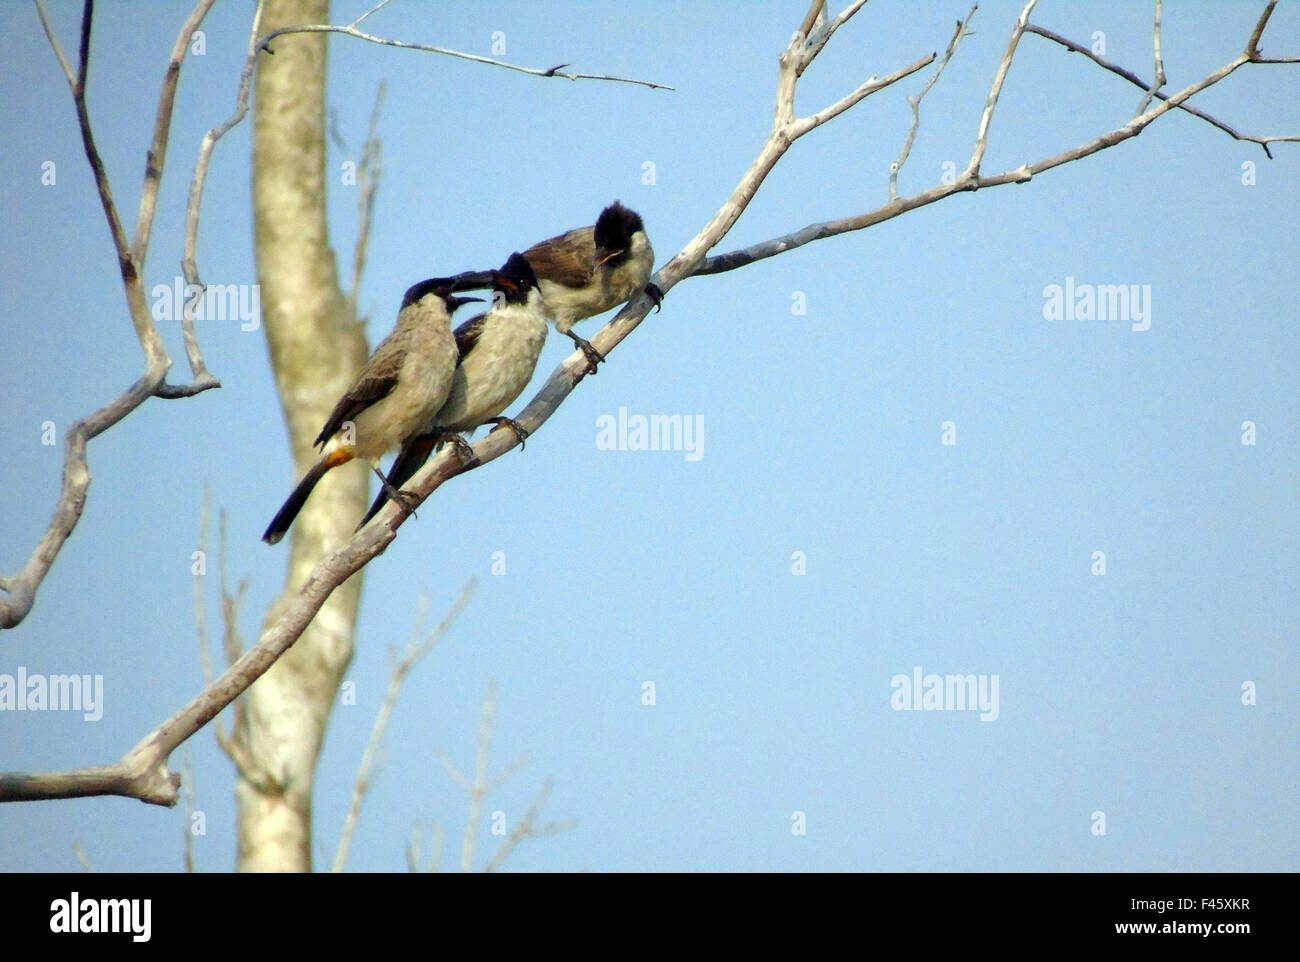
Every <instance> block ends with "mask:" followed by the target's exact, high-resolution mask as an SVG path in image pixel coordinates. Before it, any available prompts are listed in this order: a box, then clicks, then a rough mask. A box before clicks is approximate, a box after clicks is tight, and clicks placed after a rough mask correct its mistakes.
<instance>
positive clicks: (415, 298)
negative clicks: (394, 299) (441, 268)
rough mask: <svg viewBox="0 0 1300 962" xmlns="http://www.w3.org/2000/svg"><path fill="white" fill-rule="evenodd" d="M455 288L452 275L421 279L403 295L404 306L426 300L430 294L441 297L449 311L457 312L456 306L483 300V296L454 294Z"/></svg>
mask: <svg viewBox="0 0 1300 962" xmlns="http://www.w3.org/2000/svg"><path fill="white" fill-rule="evenodd" d="M453 290H455V283H454V279H453V278H450V277H430V278H429V279H428V280H425V281H420V283H418V284H414V285H412V286H411V287H408V288H407V289H406V293H405V294H404V295H403V296H402V308H403V309H405V308H407V307H410V306H411V305H412V304H417V303H419V302H420V301H422V300H424V299H425V298H426V297H428V296H429V295H430V294H435V295H437V296H438V297H441V298H442V299H443V301H444V302H445V303H446V305H447V313H449V314H451V313H455V310H456V308H458V307H460V306H461V305H462V304H468V303H469V302H470V301H481V300H483V298H481V297H456V296H454V295H453V294H452V291H453Z"/></svg>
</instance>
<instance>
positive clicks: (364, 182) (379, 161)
mask: <svg viewBox="0 0 1300 962" xmlns="http://www.w3.org/2000/svg"><path fill="white" fill-rule="evenodd" d="M385 2H387V0H385ZM381 6H382V4H381ZM375 9H378V7H376V8H375ZM371 12H372V13H373V12H374V11H371ZM385 89H386V85H385V84H384V83H383V81H380V83H379V89H378V90H377V91H376V92H375V106H374V108H373V109H372V110H371V111H370V128H369V130H368V132H367V133H366V139H365V140H364V141H363V142H362V144H361V157H360V158H359V159H358V158H356V157H353V156H352V151H351V150H349V149H348V145H347V141H345V140H344V139H343V133H342V131H340V130H339V126H338V114H337V112H335V111H333V110H331V111H330V127H329V132H330V139H331V140H332V141H334V146H336V147H337V148H338V150H339V153H341V154H342V155H343V156H344V157H345V158H347V160H348V161H349V162H351V163H352V164H353V165H355V167H356V172H357V185H356V186H357V236H356V240H355V241H354V242H353V245H352V285H351V287H350V288H349V290H348V314H349V316H351V317H360V312H359V309H358V303H357V302H358V299H359V297H360V294H361V275H362V274H363V273H364V272H365V269H366V249H367V247H368V246H369V243H370V224H371V220H372V217H373V215H374V209H375V196H376V194H378V192H379V180H380V177H381V176H382V175H383V142H382V141H381V140H380V139H379V112H380V109H381V108H382V107H383V104H384V91H385Z"/></svg>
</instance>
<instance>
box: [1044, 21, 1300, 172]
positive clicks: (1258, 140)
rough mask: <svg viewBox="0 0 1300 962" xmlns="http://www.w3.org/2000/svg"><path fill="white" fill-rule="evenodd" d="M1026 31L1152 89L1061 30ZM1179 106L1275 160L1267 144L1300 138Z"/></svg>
mask: <svg viewBox="0 0 1300 962" xmlns="http://www.w3.org/2000/svg"><path fill="white" fill-rule="evenodd" d="M1025 32H1026V33H1034V34H1037V35H1038V36H1040V37H1043V38H1044V39H1046V40H1051V41H1052V42H1053V43H1058V44H1060V45H1061V46H1062V47H1064V48H1065V49H1066V50H1069V51H1070V52H1071V53H1078V54H1082V55H1083V56H1085V57H1087V58H1088V59H1089V60H1091V61H1092V62H1093V63H1095V64H1096V65H1097V66H1099V67H1101V68H1103V69H1105V70H1109V71H1110V72H1111V73H1113V74H1115V75H1116V76H1117V77H1123V78H1124V79H1125V80H1127V81H1128V82H1129V83H1131V84H1133V85H1134V86H1137V87H1141V88H1142V89H1143V90H1147V89H1150V86H1151V85H1150V84H1148V83H1147V82H1146V81H1144V80H1142V79H1141V78H1140V77H1138V75H1137V74H1135V73H1133V72H1132V71H1131V70H1125V69H1124V68H1123V67H1121V66H1119V65H1118V64H1114V63H1111V62H1110V61H1109V60H1107V59H1105V58H1104V57H1099V56H1097V54H1095V53H1093V52H1092V51H1091V50H1090V49H1089V48H1087V47H1085V46H1083V45H1082V44H1078V43H1075V42H1074V41H1073V40H1070V39H1068V38H1066V37H1062V36H1061V35H1060V34H1059V33H1053V32H1052V31H1051V30H1048V29H1047V28H1045V27H1040V26H1038V25H1037V24H1032V23H1031V24H1030V25H1029V26H1028V27H1026V28H1025ZM1252 62H1253V63H1300V58H1296V59H1295V60H1262V59H1261V60H1256V61H1252ZM1155 96H1156V99H1157V100H1168V99H1169V97H1168V95H1166V94H1162V93H1160V92H1158V91H1157V92H1156V95H1155ZM1178 109H1179V110H1182V111H1185V112H1187V113H1189V114H1191V115H1192V116H1193V117H1199V118H1200V119H1201V120H1204V121H1205V122H1206V123H1208V124H1210V125H1211V126H1212V127H1217V128H1218V129H1219V130H1222V131H1223V132H1224V133H1225V134H1227V135H1228V136H1229V137H1232V138H1233V139H1234V140H1242V141H1246V142H1248V143H1252V144H1259V145H1260V147H1262V148H1263V149H1264V153H1265V154H1266V155H1267V156H1268V158H1269V159H1270V160H1272V159H1273V152H1272V151H1270V150H1269V149H1268V145H1269V144H1270V143H1274V142H1277V141H1295V140H1300V137H1255V136H1251V135H1249V134H1243V133H1240V132H1239V131H1237V130H1235V129H1234V128H1232V127H1229V126H1228V125H1227V124H1225V123H1224V122H1223V121H1221V120H1218V119H1216V118H1215V117H1211V116H1210V115H1209V114H1207V113H1205V112H1204V111H1203V110H1198V109H1197V108H1196V107H1192V106H1190V105H1189V104H1185V103H1183V104H1179V105H1178Z"/></svg>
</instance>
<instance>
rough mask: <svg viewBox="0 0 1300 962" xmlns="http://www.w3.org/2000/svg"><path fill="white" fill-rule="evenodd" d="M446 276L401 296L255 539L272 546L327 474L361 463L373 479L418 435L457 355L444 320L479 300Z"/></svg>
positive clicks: (443, 393)
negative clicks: (388, 326) (388, 328)
mask: <svg viewBox="0 0 1300 962" xmlns="http://www.w3.org/2000/svg"><path fill="white" fill-rule="evenodd" d="M452 288H453V283H452V280H451V279H450V278H442V277H436V278H430V279H429V280H426V281H421V282H420V283H419V284H415V285H413V286H412V287H410V288H409V289H408V290H407V291H406V294H405V295H404V296H403V297H402V305H401V308H400V309H399V310H398V312H397V323H396V325H394V327H393V330H392V333H390V334H389V335H388V336H387V337H385V338H384V339H383V340H382V341H380V342H379V345H378V346H377V347H376V348H375V350H374V352H373V353H371V355H370V358H369V359H368V360H367V361H366V363H365V364H364V365H362V367H361V371H360V372H359V373H358V374H357V376H356V379H355V380H354V381H353V382H352V386H351V387H349V388H348V390H347V392H346V393H344V395H343V397H341V398H339V401H338V403H337V404H335V405H334V410H333V411H331V412H330V416H329V418H328V419H327V420H326V422H325V426H324V427H323V428H321V432H320V435H319V436H318V437H317V438H316V441H315V442H314V444H313V446H314V447H319V448H321V454H320V459H319V460H318V461H317V462H316V463H315V464H314V465H313V466H312V467H311V468H310V469H309V470H308V471H307V473H306V474H305V475H304V476H303V478H302V480H301V481H299V482H298V486H297V487H296V488H294V489H293V493H292V494H291V495H289V499H288V500H287V501H285V503H284V506H283V507H281V508H280V510H279V512H277V513H276V516H275V517H274V518H273V519H272V520H271V523H270V525H268V526H267V529H266V532H265V533H264V534H263V535H262V540H263V541H265V542H266V543H267V544H276V543H278V542H279V541H280V540H281V539H282V538H283V537H284V535H285V532H287V531H288V530H289V526H290V525H291V524H293V521H294V519H295V518H296V517H297V516H298V512H299V511H301V510H302V507H303V505H304V504H306V503H307V498H308V497H309V496H310V495H311V492H312V489H313V488H315V487H316V484H317V482H319V481H320V479H321V478H323V477H324V476H325V474H326V473H327V472H328V471H330V470H331V469H332V468H337V467H338V466H339V465H341V464H346V463H347V462H349V461H351V460H352V459H353V458H364V459H365V460H366V461H368V462H370V466H371V467H372V468H373V469H374V471H375V473H376V474H378V475H379V478H380V480H381V481H382V480H383V478H384V476H383V474H382V473H381V472H380V471H379V459H380V457H381V456H383V455H384V453H386V452H387V451H390V450H392V449H393V448H396V447H399V446H400V445H401V444H402V443H403V442H405V441H406V440H407V439H408V438H410V437H411V436H412V435H414V434H416V433H418V432H419V431H420V430H422V429H423V428H424V427H425V425H426V424H427V423H428V421H429V418H430V417H432V416H433V415H434V414H435V413H436V412H437V411H438V409H439V408H441V407H442V405H443V403H444V402H445V401H446V400H447V396H448V394H449V393H450V392H451V390H452V380H453V377H454V375H455V370H456V362H457V350H456V340H455V337H454V336H453V334H452V330H451V319H452V315H453V314H455V312H456V309H457V308H458V307H460V306H461V305H462V304H467V303H470V302H472V301H481V300H482V298H480V297H459V296H457V295H455V294H453V293H452Z"/></svg>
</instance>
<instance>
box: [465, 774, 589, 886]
mask: <svg viewBox="0 0 1300 962" xmlns="http://www.w3.org/2000/svg"><path fill="white" fill-rule="evenodd" d="M550 797H551V780H550V779H549V778H548V779H547V780H546V781H545V782H544V783H543V784H542V787H541V790H540V791H538V793H537V797H536V798H534V799H533V803H532V804H531V805H529V806H528V811H527V812H526V813H525V814H524V817H523V819H521V820H520V822H519V824H517V825H516V826H515V827H514V830H513V831H511V833H510V835H509V836H508V837H507V838H506V840H505V841H504V842H502V843H501V847H500V848H498V849H497V851H496V854H494V855H493V856H492V858H491V859H490V860H489V861H488V863H487V865H485V866H483V871H484V872H485V873H486V872H495V871H497V870H498V869H499V868H501V866H502V865H503V864H504V863H505V860H506V859H508V858H509V857H510V853H511V852H513V851H514V850H515V848H516V846H518V845H519V843H520V842H522V841H523V840H524V839H528V838H541V837H542V836H543V835H554V834H556V833H557V832H567V831H569V830H570V829H572V828H573V827H574V826H575V825H577V824H578V820H577V819H576V818H566V819H564V820H562V821H559V822H548V823H546V824H545V825H538V824H537V816H538V815H540V814H541V812H542V806H543V805H545V804H546V801H547V799H549V798H550Z"/></svg>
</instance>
